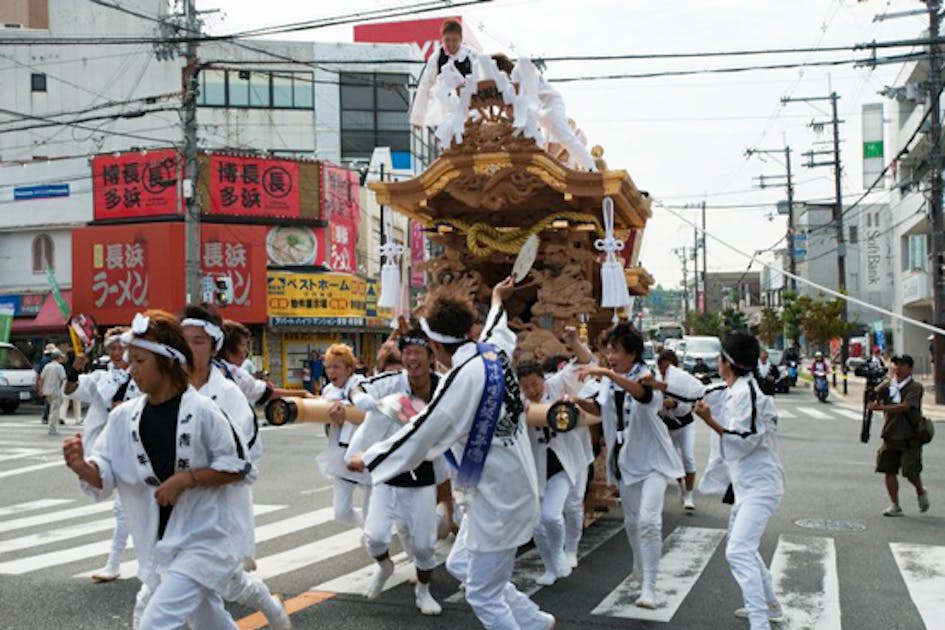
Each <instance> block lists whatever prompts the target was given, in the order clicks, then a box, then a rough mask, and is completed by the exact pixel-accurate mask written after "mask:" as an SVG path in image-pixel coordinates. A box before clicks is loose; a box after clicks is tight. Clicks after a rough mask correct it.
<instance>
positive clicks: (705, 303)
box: [702, 199, 709, 315]
mask: <svg viewBox="0 0 945 630" xmlns="http://www.w3.org/2000/svg"><path fill="white" fill-rule="evenodd" d="M706 244H707V243H706V238H705V199H703V200H702V314H703V315H705V314H706V312H707V311H708V308H709V299H708V295H709V274H708V264H707V261H708V259H709V250H708V249H707V248H706Z"/></svg>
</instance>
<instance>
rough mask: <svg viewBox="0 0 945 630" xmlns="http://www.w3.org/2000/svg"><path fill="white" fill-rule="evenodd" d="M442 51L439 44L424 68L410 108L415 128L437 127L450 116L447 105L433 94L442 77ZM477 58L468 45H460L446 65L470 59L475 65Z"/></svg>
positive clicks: (411, 121) (412, 123)
mask: <svg viewBox="0 0 945 630" xmlns="http://www.w3.org/2000/svg"><path fill="white" fill-rule="evenodd" d="M440 50H441V45H440V44H437V45H436V47H435V49H434V50H433V54H431V55H430V58H429V59H428V60H427V64H426V65H425V66H424V67H423V72H422V73H421V76H420V83H419V85H417V93H416V95H415V96H414V99H413V104H412V105H411V107H410V124H411V125H413V126H414V127H436V126H437V125H439V124H440V123H441V122H443V121H444V120H446V117H447V115H448V111H447V109H446V106H445V103H441V102H440V101H439V100H438V99H437V98H436V96H435V95H434V94H433V87H434V86H435V85H436V81H437V79H438V78H439V76H440V70H439V67H438V66H437V64H438V60H439V57H440ZM476 56H477V55H476V51H474V50H473V49H472V48H470V47H469V46H467V45H466V44H460V46H459V50H458V51H456V54H455V55H449V61H447V62H446V63H447V64H452V63H453V62H454V61H465V60H466V59H467V58H468V59H469V60H470V64H475V62H476Z"/></svg>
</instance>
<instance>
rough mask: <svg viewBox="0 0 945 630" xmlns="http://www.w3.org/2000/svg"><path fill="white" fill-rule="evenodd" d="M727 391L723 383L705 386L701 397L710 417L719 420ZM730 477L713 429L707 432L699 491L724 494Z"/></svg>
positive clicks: (722, 414)
mask: <svg viewBox="0 0 945 630" xmlns="http://www.w3.org/2000/svg"><path fill="white" fill-rule="evenodd" d="M726 392H728V386H727V385H726V384H725V383H719V384H716V385H710V386H708V387H706V388H705V393H704V394H703V395H702V399H703V400H704V401H705V403H706V404H707V405H709V409H710V410H711V411H712V417H713V418H716V419H718V421H719V422H721V421H722V420H721V418H722V417H723V416H724V413H725V395H726ZM731 483H732V478H731V477H730V476H729V474H728V466H726V465H725V462H724V461H723V460H722V452H721V449H720V441H719V434H718V433H716V432H715V431H710V432H709V459H708V461H707V462H706V466H705V470H703V471H702V476H701V477H699V492H701V493H702V494H718V495H722V494H725V491H726V490H727V489H728V486H729V484H731Z"/></svg>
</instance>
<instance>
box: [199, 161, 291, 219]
mask: <svg viewBox="0 0 945 630" xmlns="http://www.w3.org/2000/svg"><path fill="white" fill-rule="evenodd" d="M209 180H210V206H211V207H210V210H209V214H225V215H234V216H254V217H282V218H298V217H299V216H300V211H299V165H298V162H292V161H289V160H266V159H262V158H255V157H237V156H231V155H218V154H213V155H211V156H210V177H209Z"/></svg>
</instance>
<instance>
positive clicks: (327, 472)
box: [315, 374, 371, 485]
mask: <svg viewBox="0 0 945 630" xmlns="http://www.w3.org/2000/svg"><path fill="white" fill-rule="evenodd" d="M363 381H364V377H363V376H361V375H360V374H352V375H351V376H350V377H349V378H348V380H347V381H345V384H344V385H342V386H341V387H337V386H335V385H333V384H331V383H328V384H326V385H325V386H324V387H323V388H322V398H324V399H325V400H340V401H341V402H342V403H344V404H346V405H347V404H350V399H349V396H348V394H349V393H350V392H351V390H352V389H353V388H354V387H355V386H356V385H360V384H361V383H362V382H363ZM357 429H358V425H356V424H353V423H351V422H348V421H347V420H346V421H345V422H343V423H342V424H341V426H338V425H336V424H335V423H333V422H331V423H327V424H326V425H325V430H326V431H328V448H326V449H325V450H324V451H322V452H321V453H319V454H318V456H317V457H316V458H315V461H316V462H318V470H319V471H320V472H321V473H322V475H324V476H325V477H327V478H328V479H348V480H350V481H353V482H355V483H360V484H364V485H370V483H371V478H370V476H369V475H367V474H366V473H363V472H361V473H359V472H352V471H350V470H348V468H347V466H346V465H345V450H346V449H347V448H348V446H345V445H350V444H351V440H352V439H354V433H355V431H357Z"/></svg>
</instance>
